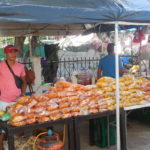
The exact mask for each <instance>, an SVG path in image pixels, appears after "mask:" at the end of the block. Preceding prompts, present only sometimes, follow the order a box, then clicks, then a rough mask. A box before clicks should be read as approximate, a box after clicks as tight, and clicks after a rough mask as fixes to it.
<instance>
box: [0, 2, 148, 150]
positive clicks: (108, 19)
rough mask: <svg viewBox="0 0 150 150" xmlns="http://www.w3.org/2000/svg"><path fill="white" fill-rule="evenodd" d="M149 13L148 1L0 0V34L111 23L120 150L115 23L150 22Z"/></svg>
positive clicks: (118, 147)
mask: <svg viewBox="0 0 150 150" xmlns="http://www.w3.org/2000/svg"><path fill="white" fill-rule="evenodd" d="M149 16H150V1H149V0H142V1H141V0H136V1H134V0H96V1H93V0H43V1H41V0H22V1H20V0H13V2H12V0H7V1H6V0H1V1H0V30H1V32H0V35H1V36H2V35H12V34H13V35H25V34H42V32H43V34H44V32H45V30H47V31H49V32H50V31H51V33H49V34H52V31H53V28H52V26H53V25H55V27H56V26H57V27H58V28H56V30H57V31H59V30H61V29H62V31H64V32H63V33H66V32H69V31H71V27H72V26H73V25H75V26H76V27H77V26H78V25H81V26H80V30H85V29H86V28H84V26H83V25H84V24H92V25H94V26H95V25H97V24H99V23H112V24H115V44H116V48H115V50H116V68H117V69H116V89H117V90H116V97H117V98H116V101H117V109H116V111H117V149H118V150H120V134H119V130H120V129H119V69H118V53H117V49H118V25H119V24H126V25H127V24H128V25H132V24H134V25H138V24H139V23H141V24H143V25H144V24H145V25H146V24H149V23H150V17H149ZM24 25H25V27H24V28H23V26H24ZM34 25H35V26H37V25H38V26H39V28H38V30H37V29H36V28H35V26H34ZM71 25H72V26H71ZM48 27H51V28H48ZM61 27H63V28H61ZM8 30H9V32H8ZM76 30H79V28H77V29H76ZM61 34H62V33H61ZM58 35H59V34H58Z"/></svg>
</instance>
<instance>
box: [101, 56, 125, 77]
mask: <svg viewBox="0 0 150 150" xmlns="http://www.w3.org/2000/svg"><path fill="white" fill-rule="evenodd" d="M98 67H99V68H100V69H101V70H102V75H103V76H107V77H113V78H115V76H116V75H115V74H116V73H115V55H114V54H111V55H107V56H105V57H104V58H102V59H101V60H100V61H99V66H98ZM121 68H123V65H122V61H121V59H120V58H119V69H121ZM120 76H121V75H120Z"/></svg>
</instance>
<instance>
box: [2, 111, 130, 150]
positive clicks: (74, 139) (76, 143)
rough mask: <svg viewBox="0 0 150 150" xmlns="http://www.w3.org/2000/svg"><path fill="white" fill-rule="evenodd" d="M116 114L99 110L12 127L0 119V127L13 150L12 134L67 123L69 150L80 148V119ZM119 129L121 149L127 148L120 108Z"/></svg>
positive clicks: (124, 114) (123, 118)
mask: <svg viewBox="0 0 150 150" xmlns="http://www.w3.org/2000/svg"><path fill="white" fill-rule="evenodd" d="M114 114H116V111H115V110H114V111H106V112H99V113H96V114H89V115H84V116H77V117H71V118H66V119H59V120H55V121H48V122H44V123H35V124H29V125H25V126H19V127H13V126H11V125H9V124H7V122H3V121H0V127H1V129H3V130H5V132H6V134H7V136H8V147H9V150H15V146H14V135H15V134H17V133H22V132H30V131H33V130H35V129H39V128H47V127H50V126H53V125H55V124H67V125H68V148H69V150H80V149H81V148H80V134H79V125H80V123H81V122H82V121H85V120H92V119H96V118H101V117H106V116H111V115H114ZM120 130H121V150H127V143H126V132H127V129H126V112H125V111H124V110H123V109H121V110H120ZM93 136H94V135H93V134H92V131H89V140H90V143H92V138H93Z"/></svg>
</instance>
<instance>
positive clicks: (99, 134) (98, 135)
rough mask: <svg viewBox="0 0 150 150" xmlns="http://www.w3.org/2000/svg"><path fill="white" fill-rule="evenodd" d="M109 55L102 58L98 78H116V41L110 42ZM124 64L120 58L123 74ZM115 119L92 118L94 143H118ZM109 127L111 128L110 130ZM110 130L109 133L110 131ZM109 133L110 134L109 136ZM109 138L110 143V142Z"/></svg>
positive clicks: (120, 67)
mask: <svg viewBox="0 0 150 150" xmlns="http://www.w3.org/2000/svg"><path fill="white" fill-rule="evenodd" d="M107 52H108V55H107V56H105V57H104V58H102V59H100V61H99V66H98V71H97V79H99V78H101V77H102V76H106V77H112V78H115V74H116V73H115V53H114V43H110V44H108V47H107ZM123 71H124V69H123V64H122V61H121V59H120V58H119V75H120V76H122V75H123ZM112 121H113V122H114V121H115V116H108V117H103V118H100V119H94V120H90V130H92V129H94V131H93V133H94V135H92V134H91V135H92V136H94V138H91V139H94V140H91V144H92V145H96V146H99V147H101V148H106V147H109V146H111V145H114V144H115V143H116V140H115V139H116V137H115V136H116V135H115V127H114V126H113V125H111V124H110V122H112ZM108 127H109V130H108ZM108 132H109V133H108ZM108 135H109V136H108ZM108 139H109V143H108Z"/></svg>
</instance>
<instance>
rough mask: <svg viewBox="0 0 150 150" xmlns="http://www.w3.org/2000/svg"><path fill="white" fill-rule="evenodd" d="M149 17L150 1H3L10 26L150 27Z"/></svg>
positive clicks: (2, 18) (1, 17) (1, 9)
mask: <svg viewBox="0 0 150 150" xmlns="http://www.w3.org/2000/svg"><path fill="white" fill-rule="evenodd" d="M149 16H150V1H149V0H21V1H20V0H0V22H7V23H8V22H11V23H12V22H19V23H30V24H32V23H33V24H82V23H101V22H112V21H127V22H145V23H149V22H150V17H149ZM8 26H9V23H8ZM20 27H21V26H20ZM28 30H29V29H28Z"/></svg>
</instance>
